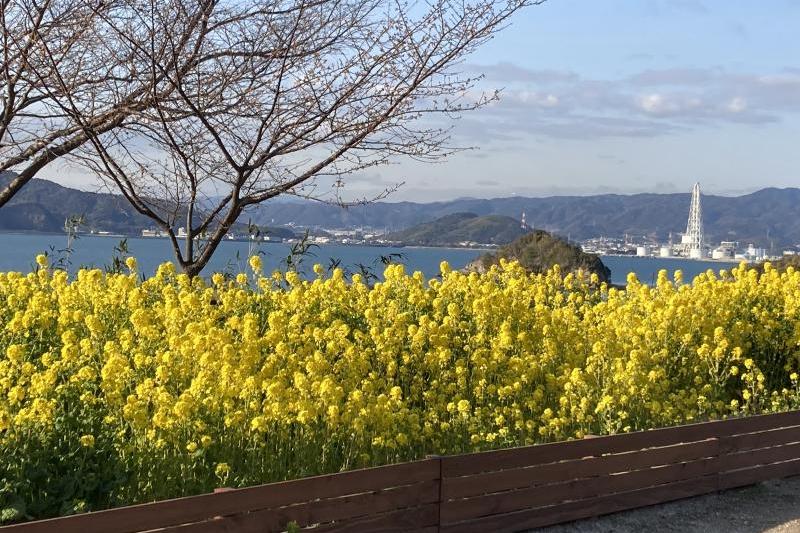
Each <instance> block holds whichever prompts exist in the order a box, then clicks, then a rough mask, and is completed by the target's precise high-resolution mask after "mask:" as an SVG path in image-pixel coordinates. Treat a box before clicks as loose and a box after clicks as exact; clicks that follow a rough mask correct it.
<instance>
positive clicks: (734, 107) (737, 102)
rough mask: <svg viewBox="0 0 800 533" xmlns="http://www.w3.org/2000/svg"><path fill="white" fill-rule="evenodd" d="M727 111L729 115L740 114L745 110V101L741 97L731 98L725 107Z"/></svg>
mask: <svg viewBox="0 0 800 533" xmlns="http://www.w3.org/2000/svg"><path fill="white" fill-rule="evenodd" d="M727 108H728V111H730V112H731V113H742V112H743V111H745V110H746V109H747V100H745V99H744V98H742V97H741V96H736V97H734V98H731V100H730V102H728V105H727Z"/></svg>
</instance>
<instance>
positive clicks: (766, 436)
mask: <svg viewBox="0 0 800 533" xmlns="http://www.w3.org/2000/svg"><path fill="white" fill-rule="evenodd" d="M792 442H800V426H793V427H786V428H780V429H772V430H765V431H758V432H755V433H743V434H739V435H731V436H723V437H720V438H719V449H720V453H732V452H736V451H744V450H752V449H756V448H767V447H769V446H778V445H781V444H789V443H792Z"/></svg>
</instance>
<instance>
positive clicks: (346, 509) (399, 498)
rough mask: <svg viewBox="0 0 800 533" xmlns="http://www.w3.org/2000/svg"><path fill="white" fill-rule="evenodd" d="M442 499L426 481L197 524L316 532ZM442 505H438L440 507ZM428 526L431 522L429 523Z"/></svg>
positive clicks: (175, 529) (220, 528)
mask: <svg viewBox="0 0 800 533" xmlns="http://www.w3.org/2000/svg"><path fill="white" fill-rule="evenodd" d="M438 501H439V483H438V481H436V480H433V481H424V482H422V483H417V484H414V485H408V486H405V487H401V488H397V489H392V490H384V491H378V492H374V493H365V494H358V495H353V496H346V497H343V498H331V499H326V500H317V501H311V502H305V503H301V504H297V505H290V506H285V507H280V508H277V509H260V510H257V511H251V512H248V513H241V514H236V515H231V516H225V517H221V518H219V519H217V520H212V521H206V522H204V523H203V524H201V525H198V526H197V530H198V531H204V532H211V531H241V532H242V533H249V532H257V531H281V530H282V529H285V527H286V524H288V523H289V522H295V523H297V525H299V526H300V527H307V526H311V525H318V527H316V528H315V531H321V530H322V529H324V527H322V526H324V525H325V524H330V523H331V522H334V521H336V522H342V523H345V522H347V523H349V521H351V520H360V519H362V518H364V517H369V516H375V515H382V514H384V513H390V512H392V511H397V510H408V509H412V510H413V509H414V508H418V507H420V506H423V505H426V504H431V503H434V504H435V503H437V502H438ZM437 508H438V506H437ZM425 525H428V524H425ZM188 530H191V531H194V529H192V526H191V525H181V526H174V527H170V528H166V529H165V530H164V533H168V532H169V533H171V532H176V533H177V532H179V531H188Z"/></svg>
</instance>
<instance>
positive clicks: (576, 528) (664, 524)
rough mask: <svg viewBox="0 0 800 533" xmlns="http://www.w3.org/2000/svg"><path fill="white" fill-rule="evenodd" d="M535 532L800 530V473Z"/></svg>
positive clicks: (776, 532) (769, 532) (781, 532)
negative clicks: (790, 476)
mask: <svg viewBox="0 0 800 533" xmlns="http://www.w3.org/2000/svg"><path fill="white" fill-rule="evenodd" d="M535 531H539V532H542V533H578V532H580V533H584V532H585V533H640V532H646V533H661V532H670V533H672V532H675V533H678V532H680V533H788V532H800V476H797V477H792V478H787V479H782V480H776V481H768V482H766V483H761V484H758V485H754V486H750V487H745V488H741V489H733V490H728V491H725V492H720V493H716V494H709V495H706V496H698V497H696V498H688V499H686V500H680V501H676V502H671V503H665V504H661V505H654V506H651V507H644V508H642V509H636V510H633V511H625V512H621V513H616V514H612V515H608V516H602V517H599V518H592V519H588V520H580V521H577V522H571V523H569V524H564V525H560V526H553V527H549V528H543V529H537V530H535Z"/></svg>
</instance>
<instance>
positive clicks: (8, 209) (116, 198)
mask: <svg viewBox="0 0 800 533" xmlns="http://www.w3.org/2000/svg"><path fill="white" fill-rule="evenodd" d="M10 179H11V176H10V175H9V174H0V185H5V184H6V183H8V182H9V181H10ZM75 215H84V218H85V221H86V226H87V227H86V229H97V230H103V231H110V232H113V233H124V234H133V233H139V232H141V230H142V229H144V228H149V227H151V226H153V224H152V222H150V220H149V219H148V218H146V217H144V216H142V215H140V214H139V213H137V212H136V210H134V209H133V207H131V205H130V204H129V203H128V202H127V200H125V198H123V197H122V196H121V195H116V194H108V193H94V192H87V191H81V190H77V189H70V188H68V187H62V186H61V185H59V184H57V183H54V182H52V181H47V180H41V179H33V180H31V181H30V182H28V183H27V184H26V185H25V186H24V187H23V188H22V189H21V190H20V191H19V192H18V193H17V194H16V195H15V196H14V197H13V198H12V199H11V201H10V202H9V203H8V204H6V205H5V206H3V207H2V208H0V230H3V231H42V232H59V231H64V221H65V220H66V219H67V218H68V217H71V216H75Z"/></svg>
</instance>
